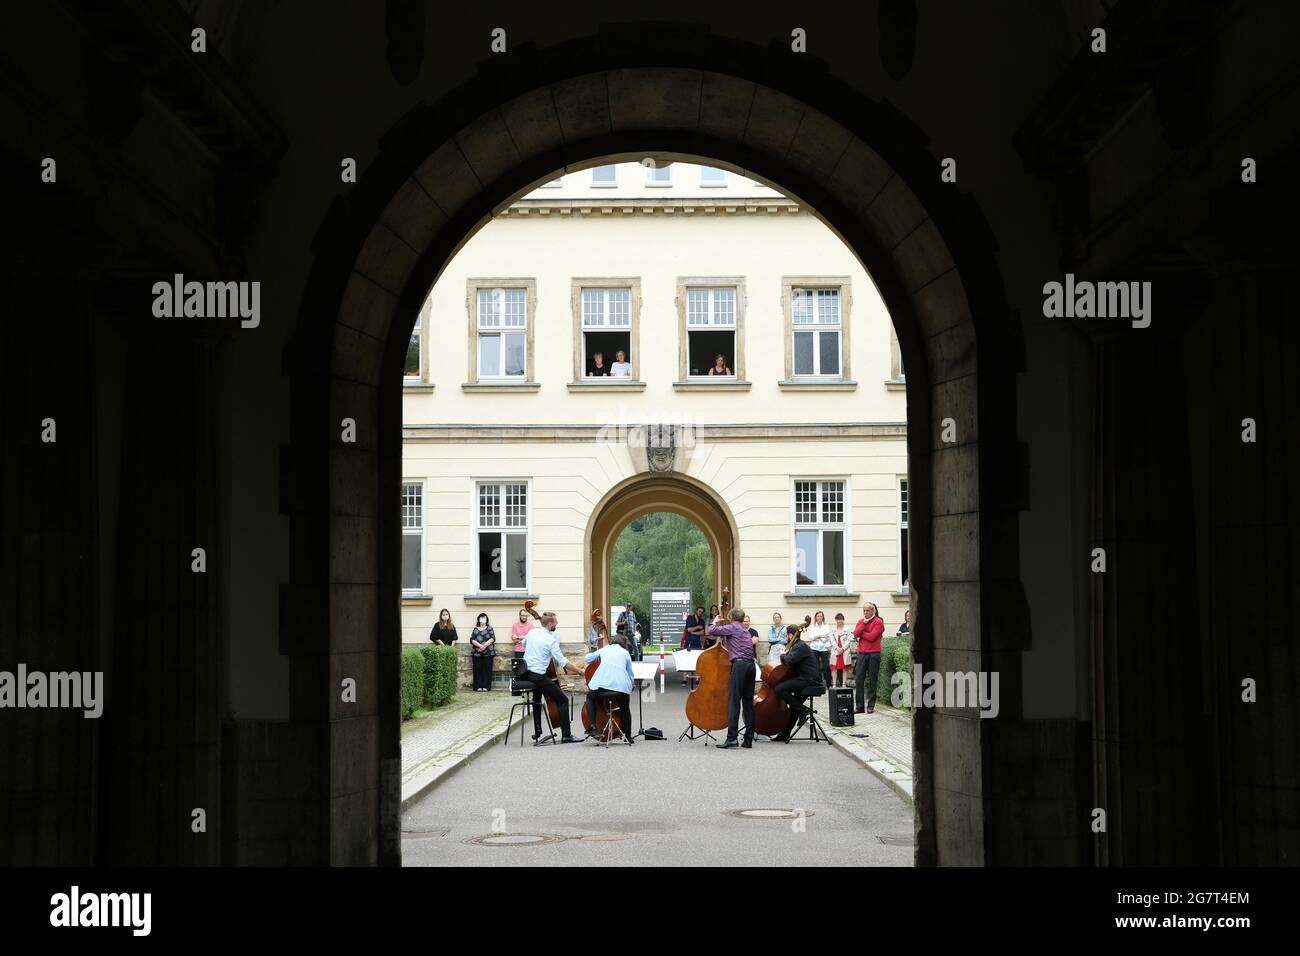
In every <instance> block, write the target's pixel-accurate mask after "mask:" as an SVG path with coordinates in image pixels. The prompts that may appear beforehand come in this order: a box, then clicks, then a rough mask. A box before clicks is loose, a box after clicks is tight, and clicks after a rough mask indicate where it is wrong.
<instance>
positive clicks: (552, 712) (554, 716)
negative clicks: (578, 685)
mask: <svg viewBox="0 0 1300 956" xmlns="http://www.w3.org/2000/svg"><path fill="white" fill-rule="evenodd" d="M536 605H537V602H536V601H534V600H532V599H531V598H530V599H529V600H527V601H525V602H524V610H525V611H527V612H528V613H529V614H531V615H532V616H533V617H534V618H535V619H536V621H537V623H538V624H540V623H541V622H542V616H541V615H540V614H538V613H537V612H536V611H535V610H533V608H534V607H535V606H536ZM546 676H547V677H549V678H550V679H551V680H553V681H555V686H556V687H559V686H560V672H559V670H558V669H557V668H556V666H555V658H551V660H549V661H547V663H546ZM538 696H539V697H541V696H545V695H543V694H541V693H538ZM546 716H548V717H549V718H550V719H551V726H552V727H558V726H560V705H559V704H557V703H556V702H555V701H553V700H551V698H549V697H547V698H546Z"/></svg>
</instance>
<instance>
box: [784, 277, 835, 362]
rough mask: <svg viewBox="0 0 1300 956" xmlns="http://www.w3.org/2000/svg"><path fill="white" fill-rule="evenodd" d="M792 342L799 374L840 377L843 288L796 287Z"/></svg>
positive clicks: (792, 300) (791, 312)
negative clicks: (841, 301) (841, 299)
mask: <svg viewBox="0 0 1300 956" xmlns="http://www.w3.org/2000/svg"><path fill="white" fill-rule="evenodd" d="M790 324H791V326H792V331H791V335H792V336H793V338H792V340H791V346H792V349H793V353H794V368H793V372H794V374H795V375H796V376H806V375H820V376H831V377H834V378H839V377H840V354H841V349H840V342H841V339H840V331H841V323H840V290H839V289H799V288H796V289H793V290H792V291H791V301H790Z"/></svg>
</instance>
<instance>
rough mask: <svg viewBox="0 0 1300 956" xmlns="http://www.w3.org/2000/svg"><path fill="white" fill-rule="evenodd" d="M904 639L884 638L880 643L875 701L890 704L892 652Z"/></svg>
mask: <svg viewBox="0 0 1300 956" xmlns="http://www.w3.org/2000/svg"><path fill="white" fill-rule="evenodd" d="M904 640H906V638H905V637H886V638H884V639H882V640H881V642H880V679H879V680H878V681H877V682H876V699H877V700H882V701H884V702H885V703H887V704H892V703H893V699H892V698H891V696H890V695H891V694H893V692H894V683H893V679H894V651H895V649H897V647H898V644H899V642H900V641H904Z"/></svg>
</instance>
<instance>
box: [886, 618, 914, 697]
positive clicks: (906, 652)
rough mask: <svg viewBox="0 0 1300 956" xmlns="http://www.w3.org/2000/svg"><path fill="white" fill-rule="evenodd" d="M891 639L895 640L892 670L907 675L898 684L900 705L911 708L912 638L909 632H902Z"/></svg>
mask: <svg viewBox="0 0 1300 956" xmlns="http://www.w3.org/2000/svg"><path fill="white" fill-rule="evenodd" d="M892 640H894V641H897V644H896V645H895V647H894V653H893V655H892V659H893V662H894V672H895V673H902V674H906V675H908V677H907V680H905V681H903V682H902V684H900V685H899V688H900V691H901V693H900V695H899V696H900V697H901V706H902V708H903V710H911V709H912V679H911V674H912V638H911V635H909V634H903V635H902V636H900V637H895V638H892ZM881 657H882V659H883V657H884V653H883V645H882V653H881Z"/></svg>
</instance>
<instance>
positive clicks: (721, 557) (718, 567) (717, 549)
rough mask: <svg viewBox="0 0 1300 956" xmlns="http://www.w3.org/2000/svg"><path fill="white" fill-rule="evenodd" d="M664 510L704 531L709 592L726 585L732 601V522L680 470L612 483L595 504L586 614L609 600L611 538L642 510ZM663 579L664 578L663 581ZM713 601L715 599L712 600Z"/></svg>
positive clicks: (734, 558)
mask: <svg viewBox="0 0 1300 956" xmlns="http://www.w3.org/2000/svg"><path fill="white" fill-rule="evenodd" d="M653 512H667V513H669V514H675V515H680V516H681V517H683V518H685V519H686V520H687V521H690V522H691V523H692V524H694V525H695V526H696V527H697V528H699V529H700V531H702V532H703V533H704V537H705V540H707V541H708V543H709V549H710V551H711V552H712V554H713V578H714V580H713V593H714V594H721V593H722V589H723V588H724V587H725V588H728V589H731V592H732V596H731V600H732V603H733V604H739V603H740V600H741V596H740V595H738V594H737V593H736V592H735V589H734V586H733V585H734V584H735V582H736V581H737V580H738V575H737V568H738V567H739V561H740V555H739V552H738V550H737V535H736V522H735V518H733V517H732V515H731V513H730V511H729V510H728V509H727V506H726V504H725V503H724V502H722V501H721V500H719V499H718V497H717V495H716V494H714V493H713V492H712V490H711V489H708V488H706V487H704V486H703V485H701V484H700V483H699V482H697V481H695V480H694V479H692V478H690V477H688V476H686V475H671V476H670V475H656V474H647V475H637V476H634V477H632V478H629V479H627V480H626V481H624V482H622V483H621V484H619V485H617V486H616V487H615V488H613V489H612V490H611V491H610V492H609V493H608V494H607V495H606V496H605V497H604V498H603V499H602V500H601V502H600V504H599V505H598V506H597V507H596V509H595V511H594V512H593V514H592V518H591V521H590V522H589V523H588V526H587V533H586V547H585V549H584V551H585V554H586V567H585V568H584V571H585V579H586V580H587V582H588V588H587V607H586V612H587V614H586V616H587V617H589V616H590V615H591V612H592V610H593V609H594V608H598V607H599V608H607V607H609V606H610V605H611V604H612V603H613V594H612V592H611V589H610V560H611V557H612V556H613V552H614V542H615V541H616V540H618V536H619V535H620V534H621V533H622V532H623V529H624V528H626V527H627V525H628V523H629V522H631V521H632V520H633V519H635V518H639V517H641V516H642V515H647V514H651V513H653ZM665 583H666V582H665ZM715 600H716V599H715Z"/></svg>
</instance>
